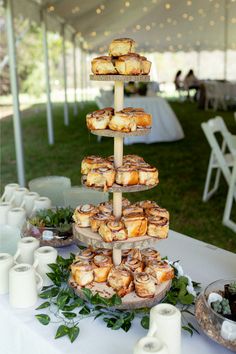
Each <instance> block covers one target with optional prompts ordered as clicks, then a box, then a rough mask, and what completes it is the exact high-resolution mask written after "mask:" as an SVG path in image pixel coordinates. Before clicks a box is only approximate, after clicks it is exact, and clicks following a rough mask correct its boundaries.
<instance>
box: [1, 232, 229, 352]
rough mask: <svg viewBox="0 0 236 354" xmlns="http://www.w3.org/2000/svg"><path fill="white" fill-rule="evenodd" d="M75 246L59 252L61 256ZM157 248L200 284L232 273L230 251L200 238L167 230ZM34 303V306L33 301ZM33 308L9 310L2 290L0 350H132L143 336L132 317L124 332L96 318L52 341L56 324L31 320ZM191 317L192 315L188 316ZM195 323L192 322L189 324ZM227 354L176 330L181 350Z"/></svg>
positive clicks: (205, 341)
mask: <svg viewBox="0 0 236 354" xmlns="http://www.w3.org/2000/svg"><path fill="white" fill-rule="evenodd" d="M76 249H77V248H76V247H75V246H72V247H68V248H66V249H63V250H61V251H60V253H61V254H62V255H63V256H66V255H67V254H68V253H69V252H71V251H72V252H75V251H76ZM158 249H159V250H160V252H161V254H162V255H168V257H169V259H171V260H180V262H181V264H182V266H183V267H184V271H185V273H186V274H188V275H190V276H191V277H192V279H193V280H196V281H200V282H201V283H202V286H203V287H204V286H205V285H207V284H209V283H210V282H212V281H214V280H216V279H220V278H229V279H230V278H235V277H236V255H235V254H233V253H231V252H228V251H225V250H223V249H220V248H217V247H214V246H212V245H209V244H207V243H204V242H200V241H197V240H194V239H192V238H190V237H187V236H184V235H181V234H179V233H177V232H174V231H170V234H169V238H168V239H167V240H164V241H160V242H159V244H158ZM35 307H36V306H35ZM35 313H36V311H34V308H33V309H27V310H16V309H11V308H10V306H9V304H8V297H7V296H6V295H2V296H0V314H1V316H0V353H1V354H32V353H34V354H65V353H70V354H120V353H122V354H132V348H133V346H134V344H135V342H136V341H137V340H138V339H139V338H141V337H143V336H145V335H146V333H147V332H146V331H145V330H144V329H143V328H142V327H141V326H140V325H139V323H138V321H136V322H135V323H134V324H133V326H132V328H131V330H130V331H129V332H128V333H125V332H123V331H122V330H119V331H112V330H110V329H109V328H106V327H105V325H104V324H103V323H102V320H100V319H97V320H96V321H94V320H93V319H86V320H83V321H82V322H81V324H80V335H79V337H78V339H77V340H76V341H75V342H74V343H73V344H70V342H69V341H68V339H67V338H60V339H57V340H54V339H53V337H54V335H55V331H56V325H53V324H50V325H48V326H42V325H41V324H40V323H38V321H37V320H35V319H34V315H35ZM192 321H193V322H194V320H192ZM195 325H196V327H197V324H196V323H195ZM199 353H201V354H229V353H231V352H230V351H229V350H227V349H224V348H222V347H221V346H219V345H218V344H216V343H214V342H213V341H211V340H210V339H209V338H208V337H206V336H205V335H204V334H201V335H200V336H199V335H197V334H194V336H193V337H192V338H191V337H190V336H189V335H188V334H187V333H182V354H199Z"/></svg>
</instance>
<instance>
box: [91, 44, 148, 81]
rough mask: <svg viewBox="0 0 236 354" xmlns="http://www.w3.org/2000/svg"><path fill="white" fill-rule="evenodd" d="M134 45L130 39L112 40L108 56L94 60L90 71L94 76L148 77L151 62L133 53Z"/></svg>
mask: <svg viewBox="0 0 236 354" xmlns="http://www.w3.org/2000/svg"><path fill="white" fill-rule="evenodd" d="M135 46H136V43H135V41H134V40H133V39H131V38H118V39H114V40H113V41H112V42H111V43H110V45H109V50H108V55H103V56H100V57H97V58H94V59H93V60H92V63H91V70H92V73H93V74H94V75H117V76H118V75H122V76H139V75H142V76H143V75H148V74H149V72H150V69H151V62H150V61H149V60H148V59H147V58H146V57H144V56H142V55H139V54H138V53H135Z"/></svg>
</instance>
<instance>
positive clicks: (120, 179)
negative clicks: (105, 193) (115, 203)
mask: <svg viewBox="0 0 236 354" xmlns="http://www.w3.org/2000/svg"><path fill="white" fill-rule="evenodd" d="M116 183H117V184H120V185H122V186H132V185H135V184H138V183H139V172H138V171H137V170H136V169H135V168H134V167H130V166H121V167H118V168H117V171H116Z"/></svg>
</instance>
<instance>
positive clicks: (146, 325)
mask: <svg viewBox="0 0 236 354" xmlns="http://www.w3.org/2000/svg"><path fill="white" fill-rule="evenodd" d="M140 323H141V326H142V327H143V328H145V329H149V316H143V318H142V319H141V322H140Z"/></svg>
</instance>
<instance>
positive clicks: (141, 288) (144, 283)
mask: <svg viewBox="0 0 236 354" xmlns="http://www.w3.org/2000/svg"><path fill="white" fill-rule="evenodd" d="M134 287H135V293H136V294H137V295H138V296H139V297H144V298H151V297H153V296H154V295H155V292H156V286H155V279H154V278H153V277H152V275H150V274H148V273H144V272H141V273H135V274H134Z"/></svg>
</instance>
